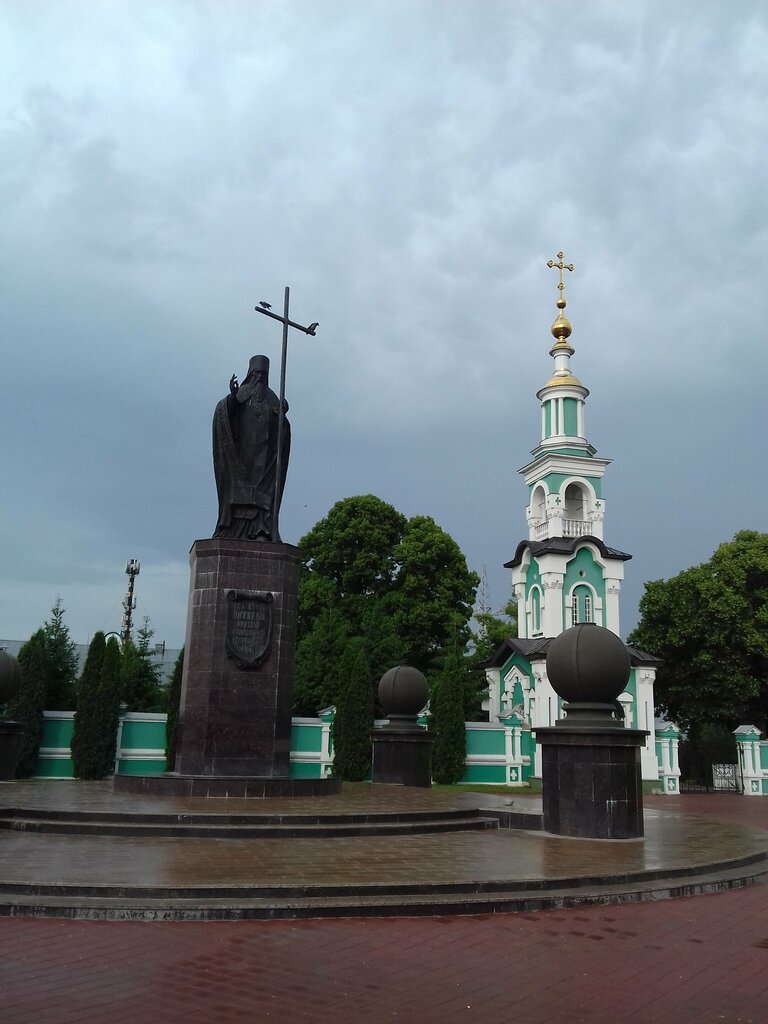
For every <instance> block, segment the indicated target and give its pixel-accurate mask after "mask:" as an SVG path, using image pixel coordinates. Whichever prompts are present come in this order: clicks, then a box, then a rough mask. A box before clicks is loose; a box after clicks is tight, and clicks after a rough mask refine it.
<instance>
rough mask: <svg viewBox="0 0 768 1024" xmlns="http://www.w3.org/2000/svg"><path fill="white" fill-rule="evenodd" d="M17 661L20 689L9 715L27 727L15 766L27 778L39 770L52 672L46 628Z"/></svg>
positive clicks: (22, 652)
mask: <svg viewBox="0 0 768 1024" xmlns="http://www.w3.org/2000/svg"><path fill="white" fill-rule="evenodd" d="M18 660H19V666H20V668H21V673H22V675H21V686H20V687H19V691H18V693H17V694H16V696H15V697H13V698H12V699H11V700H10V701H9V702H8V706H7V708H6V714H7V715H8V717H9V718H12V719H14V720H15V721H17V722H23V723H24V725H25V727H26V731H25V734H24V740H23V743H22V747H21V754H20V755H19V761H18V764H17V765H16V777H17V778H20V779H26V778H29V777H30V775H34V773H35V769H36V768H37V758H38V753H39V750H40V741H41V739H42V736H43V711H44V710H45V698H46V688H47V687H46V684H47V681H48V679H49V671H50V658H49V656H48V647H47V644H46V637H45V629H38V631H37V632H36V633H33V635H32V636H31V637H30V638H29V640H27V642H26V643H25V644H23V645H22V647H21V650H20V651H19V655H18Z"/></svg>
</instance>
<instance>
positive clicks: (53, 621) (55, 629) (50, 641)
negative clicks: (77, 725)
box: [43, 597, 78, 711]
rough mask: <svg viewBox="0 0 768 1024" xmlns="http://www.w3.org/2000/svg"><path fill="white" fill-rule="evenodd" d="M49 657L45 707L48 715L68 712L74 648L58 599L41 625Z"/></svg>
mask: <svg viewBox="0 0 768 1024" xmlns="http://www.w3.org/2000/svg"><path fill="white" fill-rule="evenodd" d="M43 632H44V634H45V648H46V653H47V655H48V670H47V678H46V695H45V707H46V710H48V711H71V710H72V708H73V707H74V705H75V678H76V676H77V660H78V659H77V645H76V644H75V643H74V641H73V640H72V638H71V636H70V635H69V626H67V625H66V623H65V622H64V608H63V607H62V604H61V598H60V597H57V598H56V603H55V604H54V606H53V608H51V617H50V619H47V620H46V621H45V622H44V623H43Z"/></svg>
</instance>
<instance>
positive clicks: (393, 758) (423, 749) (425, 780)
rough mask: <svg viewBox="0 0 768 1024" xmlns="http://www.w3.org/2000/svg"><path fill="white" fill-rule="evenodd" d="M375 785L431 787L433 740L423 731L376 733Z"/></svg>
mask: <svg viewBox="0 0 768 1024" xmlns="http://www.w3.org/2000/svg"><path fill="white" fill-rule="evenodd" d="M373 781H374V782H386V783H390V784H394V785H400V786H422V787H427V788H428V787H429V786H431V785H432V737H431V736H430V735H429V733H428V732H427V731H426V730H424V729H421V728H416V729H414V730H413V731H403V730H398V729H387V728H386V727H385V728H383V729H375V730H374V732H373Z"/></svg>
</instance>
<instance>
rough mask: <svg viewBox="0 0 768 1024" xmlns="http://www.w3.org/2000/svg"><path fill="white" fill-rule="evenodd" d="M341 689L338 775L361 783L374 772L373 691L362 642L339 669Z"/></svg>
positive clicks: (336, 734)
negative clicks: (372, 734) (372, 737)
mask: <svg viewBox="0 0 768 1024" xmlns="http://www.w3.org/2000/svg"><path fill="white" fill-rule="evenodd" d="M339 675H340V676H341V689H340V692H339V697H338V700H337V702H336V717H335V719H334V722H333V749H334V758H333V770H334V774H336V775H338V776H340V777H341V778H342V779H346V780H347V781H349V782H360V781H362V780H363V779H365V778H366V776H367V775H368V772H369V771H370V770H371V750H372V741H371V730H372V729H373V687H372V685H371V674H370V669H369V667H368V660H367V658H366V656H365V648H364V646H363V642H362V640H360V639H353V640H351V641H350V642H349V644H348V645H347V649H346V651H345V652H344V655H343V656H342V659H341V663H340V665H339Z"/></svg>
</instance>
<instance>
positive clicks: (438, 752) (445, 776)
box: [429, 646, 467, 786]
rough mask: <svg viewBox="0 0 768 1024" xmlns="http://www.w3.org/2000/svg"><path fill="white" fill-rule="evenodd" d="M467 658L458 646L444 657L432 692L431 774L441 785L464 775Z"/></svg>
mask: <svg viewBox="0 0 768 1024" xmlns="http://www.w3.org/2000/svg"><path fill="white" fill-rule="evenodd" d="M466 674H467V669H466V660H465V658H463V657H462V655H461V653H460V652H459V649H458V646H457V648H456V650H455V651H453V652H451V654H449V655H448V657H447V658H446V660H445V663H444V665H443V668H442V670H441V671H440V673H439V674H438V675H437V678H436V679H435V682H434V684H433V686H432V692H431V696H430V711H431V716H430V721H429V729H430V732H432V733H433V734H434V738H435V742H434V746H433V748H432V778H433V779H434V781H435V782H437V783H440V784H441V785H449V786H450V785H455V783H457V782H460V781H461V779H462V778H463V776H464V771H465V765H466V749H467V746H466V744H467V741H466V727H465V725H464V721H465V719H464V695H465V684H466Z"/></svg>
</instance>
